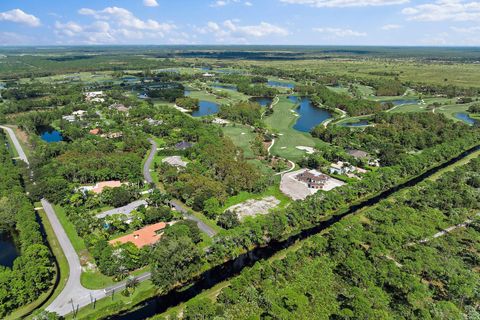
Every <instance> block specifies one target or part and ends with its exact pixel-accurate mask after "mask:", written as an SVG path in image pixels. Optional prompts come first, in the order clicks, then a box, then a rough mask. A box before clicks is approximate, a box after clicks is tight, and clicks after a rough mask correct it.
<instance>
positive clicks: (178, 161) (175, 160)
mask: <svg viewBox="0 0 480 320" xmlns="http://www.w3.org/2000/svg"><path fill="white" fill-rule="evenodd" d="M162 162H163V163H168V164H169V165H171V166H174V167H183V168H185V167H186V166H187V162H185V161H183V160H182V157H179V156H171V157H166V158H165V159H162Z"/></svg>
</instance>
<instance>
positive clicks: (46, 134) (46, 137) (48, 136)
mask: <svg viewBox="0 0 480 320" xmlns="http://www.w3.org/2000/svg"><path fill="white" fill-rule="evenodd" d="M37 132H38V134H39V135H40V138H42V140H43V141H45V142H48V143H52V142H60V141H63V137H62V134H61V133H60V132H59V131H57V130H55V129H54V128H52V127H50V126H38V127H37Z"/></svg>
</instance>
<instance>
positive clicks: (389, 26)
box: [380, 24, 402, 31]
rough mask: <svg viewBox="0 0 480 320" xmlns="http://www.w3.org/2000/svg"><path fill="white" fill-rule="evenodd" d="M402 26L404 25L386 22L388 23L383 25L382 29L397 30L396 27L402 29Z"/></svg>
mask: <svg viewBox="0 0 480 320" xmlns="http://www.w3.org/2000/svg"><path fill="white" fill-rule="evenodd" d="M400 28H402V26H401V25H399V24H386V25H384V26H382V27H381V28H380V29H382V30H385V31H389V30H396V29H400Z"/></svg>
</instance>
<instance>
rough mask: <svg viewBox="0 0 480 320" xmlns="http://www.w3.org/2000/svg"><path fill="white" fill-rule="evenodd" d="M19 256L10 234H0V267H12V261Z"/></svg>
mask: <svg viewBox="0 0 480 320" xmlns="http://www.w3.org/2000/svg"><path fill="white" fill-rule="evenodd" d="M18 256H19V251H18V249H17V246H16V245H15V241H14V239H13V237H12V235H11V234H9V233H7V232H0V266H4V267H9V268H11V267H12V266H13V261H14V260H15V259H16V258H17V257H18Z"/></svg>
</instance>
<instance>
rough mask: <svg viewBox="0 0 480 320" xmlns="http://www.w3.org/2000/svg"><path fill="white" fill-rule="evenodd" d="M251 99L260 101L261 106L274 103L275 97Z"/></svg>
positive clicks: (251, 99)
mask: <svg viewBox="0 0 480 320" xmlns="http://www.w3.org/2000/svg"><path fill="white" fill-rule="evenodd" d="M250 101H252V102H256V103H258V104H259V105H260V106H261V107H266V106H269V105H271V104H272V102H273V99H272V98H268V97H253V98H250Z"/></svg>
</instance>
